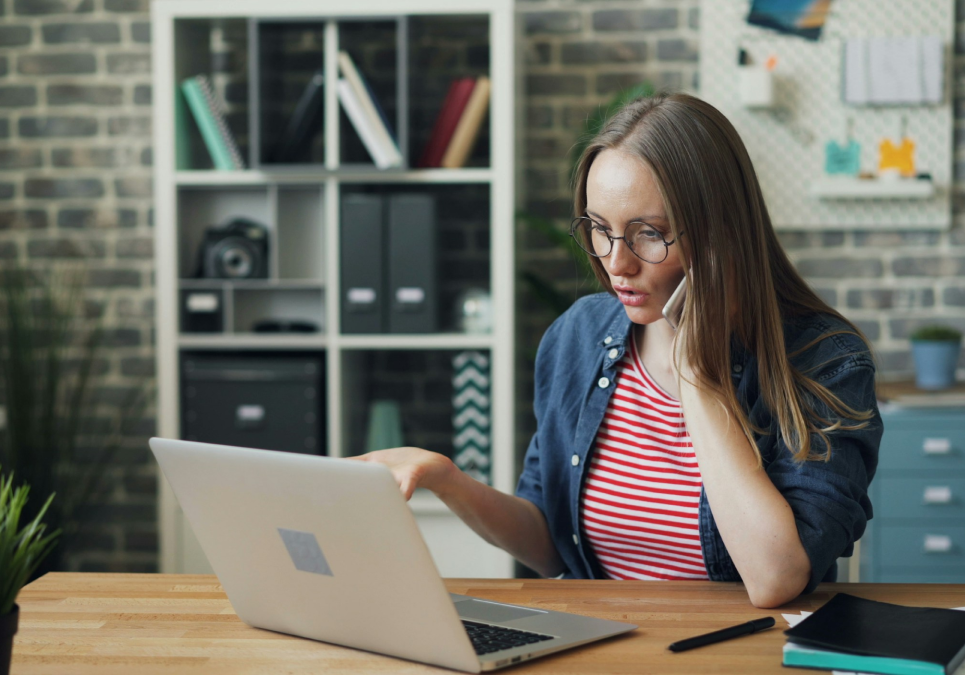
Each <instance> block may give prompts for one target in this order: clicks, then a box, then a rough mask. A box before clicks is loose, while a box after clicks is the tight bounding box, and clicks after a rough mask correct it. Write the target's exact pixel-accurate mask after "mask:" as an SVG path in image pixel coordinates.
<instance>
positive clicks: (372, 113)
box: [338, 50, 403, 169]
mask: <svg viewBox="0 0 965 675" xmlns="http://www.w3.org/2000/svg"><path fill="white" fill-rule="evenodd" d="M338 68H339V70H340V71H341V73H342V77H343V78H344V79H345V80H346V81H347V82H348V83H349V85H350V86H351V88H352V91H353V93H354V94H355V99H356V100H357V101H358V103H359V105H360V107H361V111H362V116H363V117H364V118H365V120H366V122H367V123H368V126H369V128H370V129H371V131H372V133H373V134H374V138H375V142H376V144H378V146H379V148H380V151H381V152H382V154H383V155H384V156H386V157H388V160H389V161H388V165H387V166H379V168H381V169H384V168H388V167H392V166H402V161H403V160H402V153H401V152H399V146H397V145H396V144H395V141H394V140H393V139H392V136H391V135H390V134H389V130H388V128H387V126H386V124H385V123H384V122H383V118H382V116H380V115H379V111H378V110H377V109H376V105H375V102H374V101H373V98H372V96H371V95H370V93H369V92H370V89H369V87H368V85H367V83H366V82H365V80H364V79H363V78H362V75H361V73H359V70H358V68H356V67H355V62H353V61H352V57H351V56H349V54H348V52H346V51H344V50H342V51H339V53H338ZM363 142H364V141H363Z"/></svg>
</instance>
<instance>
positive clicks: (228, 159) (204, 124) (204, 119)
mask: <svg viewBox="0 0 965 675" xmlns="http://www.w3.org/2000/svg"><path fill="white" fill-rule="evenodd" d="M181 91H182V92H183V93H184V99H185V101H186V102H187V104H188V108H189V109H190V110H191V114H192V115H193V117H194V121H195V123H196V124H197V125H198V130H199V131H200V132H201V138H203V139H204V144H205V146H206V147H207V148H208V154H210V155H211V161H212V162H213V163H214V167H215V168H216V169H220V170H222V171H240V170H241V169H244V168H245V159H244V157H243V156H242V154H241V149H240V148H239V147H238V142H237V141H236V140H235V137H234V134H232V133H231V129H230V128H229V127H228V122H227V120H226V119H225V111H224V105H223V104H222V102H221V99H220V98H218V96H217V95H216V94H215V93H214V88H213V87H212V86H211V80H209V79H208V77H207V76H206V75H195V76H194V77H189V78H188V79H186V80H184V81H183V82H182V83H181Z"/></svg>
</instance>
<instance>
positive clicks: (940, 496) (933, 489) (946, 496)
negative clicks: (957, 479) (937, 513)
mask: <svg viewBox="0 0 965 675" xmlns="http://www.w3.org/2000/svg"><path fill="white" fill-rule="evenodd" d="M922 502H923V503H925V504H951V503H952V488H951V486H950V485H929V486H927V487H926V488H925V494H924V495H923V496H922Z"/></svg>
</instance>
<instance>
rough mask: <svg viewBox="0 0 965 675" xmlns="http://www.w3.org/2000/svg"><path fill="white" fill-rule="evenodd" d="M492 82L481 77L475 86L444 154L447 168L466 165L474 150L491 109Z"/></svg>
mask: <svg viewBox="0 0 965 675" xmlns="http://www.w3.org/2000/svg"><path fill="white" fill-rule="evenodd" d="M490 91H491V83H490V81H489V78H488V77H485V76H483V77H480V78H479V80H477V81H476V86H475V87H473V90H472V96H471V97H470V98H469V102H468V103H466V109H465V110H464V111H463V113H462V116H461V117H460V118H459V123H458V124H457V125H456V130H455V131H454V132H453V133H452V140H451V141H449V147H448V148H446V154H444V155H443V156H442V162H441V164H442V166H444V167H445V168H447V169H458V168H460V167H463V166H465V165H466V160H467V159H469V153H470V152H472V148H473V146H474V145H475V144H476V139H477V138H478V137H479V130H480V128H481V127H482V122H483V120H484V119H485V118H486V113H487V112H488V111H489V94H490Z"/></svg>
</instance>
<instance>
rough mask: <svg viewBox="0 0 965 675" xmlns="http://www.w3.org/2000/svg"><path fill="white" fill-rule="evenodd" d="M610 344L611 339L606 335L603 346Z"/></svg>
mask: <svg viewBox="0 0 965 675" xmlns="http://www.w3.org/2000/svg"><path fill="white" fill-rule="evenodd" d="M611 342H613V338H612V337H610V336H609V335H607V336H606V338H605V339H604V340H603V344H605V345H608V344H610V343H611Z"/></svg>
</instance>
